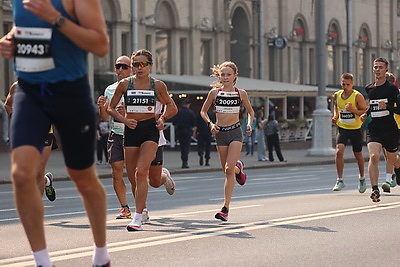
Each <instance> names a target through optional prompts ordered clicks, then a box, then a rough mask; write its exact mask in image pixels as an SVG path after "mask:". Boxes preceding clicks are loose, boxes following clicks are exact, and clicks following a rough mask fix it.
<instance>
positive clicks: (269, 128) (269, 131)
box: [264, 114, 286, 162]
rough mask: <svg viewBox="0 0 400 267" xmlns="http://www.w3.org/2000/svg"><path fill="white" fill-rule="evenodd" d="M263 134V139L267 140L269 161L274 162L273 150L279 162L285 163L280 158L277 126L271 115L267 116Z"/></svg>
mask: <svg viewBox="0 0 400 267" xmlns="http://www.w3.org/2000/svg"><path fill="white" fill-rule="evenodd" d="M264 134H265V138H266V139H267V147H268V158H269V161H271V162H272V161H274V155H273V151H274V149H275V153H276V155H277V156H278V159H279V161H281V162H283V161H286V160H285V159H284V158H283V156H282V152H281V145H280V142H279V124H278V121H277V120H275V118H274V116H273V115H272V114H270V115H269V116H268V120H267V122H266V124H265V129H264Z"/></svg>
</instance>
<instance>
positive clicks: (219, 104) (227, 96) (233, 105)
mask: <svg viewBox="0 0 400 267" xmlns="http://www.w3.org/2000/svg"><path fill="white" fill-rule="evenodd" d="M215 111H216V112H218V113H239V111H240V96H239V93H238V92H236V91H235V92H225V91H220V92H218V94H217V97H216V99H215Z"/></svg>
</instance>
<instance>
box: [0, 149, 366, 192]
mask: <svg viewBox="0 0 400 267" xmlns="http://www.w3.org/2000/svg"><path fill="white" fill-rule="evenodd" d="M281 146H282V154H283V156H284V157H285V159H286V160H287V162H279V161H277V159H276V154H275V153H274V156H275V161H274V162H269V161H258V159H257V152H256V150H255V153H254V155H253V156H246V154H245V153H244V152H242V155H241V160H242V161H243V162H244V164H245V169H252V168H273V167H292V166H300V165H302V166H304V165H318V164H332V169H335V166H334V164H335V156H334V155H331V156H308V149H309V148H311V143H310V142H304V143H302V142H293V143H281ZM193 149H194V148H193ZM193 149H192V151H191V152H190V154H189V167H190V168H189V169H182V168H181V166H182V162H181V159H180V151H179V148H176V149H171V148H166V149H165V150H164V166H165V167H166V168H168V169H169V170H170V172H171V174H178V173H198V172H207V171H222V170H221V166H220V162H219V158H218V153H217V152H216V151H215V150H213V151H212V152H211V160H210V166H200V165H199V157H198V155H197V151H195V150H193ZM267 154H268V153H267ZM363 154H364V157H365V159H366V162H367V160H368V150H367V148H366V146H364V147H363ZM345 162H355V159H354V156H353V152H352V149H351V146H349V147H347V148H346V151H345ZM96 167H97V172H98V174H99V177H100V178H111V167H109V166H107V165H97V166H96ZM365 167H367V165H365ZM345 168H346V166H345ZM46 171H49V172H51V173H52V174H53V176H54V179H55V180H56V181H57V180H66V179H68V174H67V171H66V170H65V167H64V160H63V156H62V152H61V151H59V150H56V151H53V152H52V154H51V156H50V159H49V162H48V163H47V167H46ZM10 182H11V180H10V153H9V152H0V184H4V183H10Z"/></svg>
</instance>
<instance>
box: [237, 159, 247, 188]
mask: <svg viewBox="0 0 400 267" xmlns="http://www.w3.org/2000/svg"><path fill="white" fill-rule="evenodd" d="M236 167H238V168H239V171H240V172H239V173H236V174H235V176H236V181H237V182H238V184H240V185H244V184H245V183H246V179H247V175H246V174H245V173H244V172H243V167H244V164H243V162H242V161H241V160H238V161H237V162H236Z"/></svg>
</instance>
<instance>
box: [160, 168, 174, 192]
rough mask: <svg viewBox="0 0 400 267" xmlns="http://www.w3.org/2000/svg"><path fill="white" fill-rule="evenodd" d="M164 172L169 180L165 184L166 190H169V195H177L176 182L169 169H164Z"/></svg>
mask: <svg viewBox="0 0 400 267" xmlns="http://www.w3.org/2000/svg"><path fill="white" fill-rule="evenodd" d="M162 172H163V173H165V175H167V179H166V180H165V183H164V186H165V190H167V193H168V194H170V195H173V194H174V193H175V188H176V185H175V182H174V180H173V179H172V178H171V174H170V173H169V171H168V169H166V168H162Z"/></svg>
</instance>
